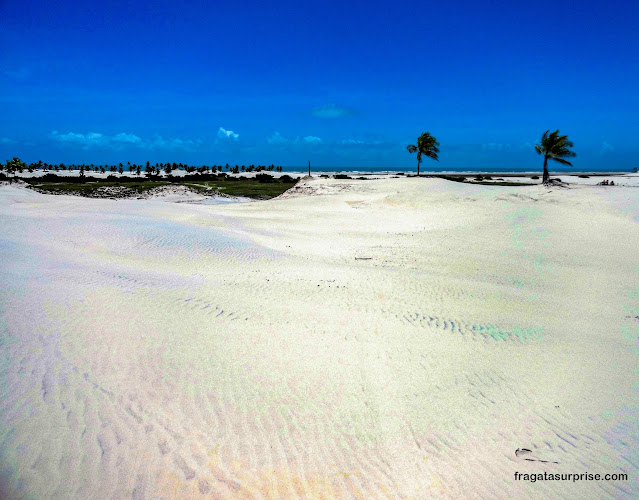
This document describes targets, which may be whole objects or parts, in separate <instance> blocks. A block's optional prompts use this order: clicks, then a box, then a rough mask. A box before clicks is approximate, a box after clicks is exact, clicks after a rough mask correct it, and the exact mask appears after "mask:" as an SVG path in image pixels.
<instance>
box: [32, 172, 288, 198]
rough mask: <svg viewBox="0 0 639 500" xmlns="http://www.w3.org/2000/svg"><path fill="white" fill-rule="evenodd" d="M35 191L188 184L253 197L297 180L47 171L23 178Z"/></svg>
mask: <svg viewBox="0 0 639 500" xmlns="http://www.w3.org/2000/svg"><path fill="white" fill-rule="evenodd" d="M23 180H24V181H25V182H27V183H28V184H29V185H30V186H32V187H33V188H34V189H36V190H37V191H40V192H43V193H50V194H75V195H81V196H87V197H107V196H109V197H128V196H136V195H140V194H143V193H145V192H146V191H149V190H151V189H154V188H158V187H162V186H170V185H182V186H187V187H189V189H191V190H193V191H197V192H200V193H202V194H207V195H211V196H213V195H216V194H222V195H229V196H244V197H247V198H255V199H270V198H274V197H275V196H279V195H280V194H282V193H283V192H284V191H286V190H287V189H289V188H290V187H291V186H292V185H293V184H294V183H295V182H297V181H296V179H293V178H292V177H290V176H288V175H285V176H282V177H281V178H280V179H278V178H276V177H273V176H271V175H269V174H258V175H257V176H256V177H255V178H247V177H234V176H227V175H225V174H220V175H215V174H194V175H190V176H186V177H173V176H172V175H169V176H167V177H164V178H161V177H153V178H152V179H148V180H145V179H140V178H138V177H131V176H122V177H117V176H115V175H109V176H108V177H107V178H106V179H97V178H95V177H89V176H83V177H69V176H64V177H62V176H58V175H55V174H46V175H44V176H42V177H32V178H26V179H23Z"/></svg>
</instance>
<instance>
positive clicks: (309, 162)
mask: <svg viewBox="0 0 639 500" xmlns="http://www.w3.org/2000/svg"><path fill="white" fill-rule="evenodd" d="M308 175H309V176H310V175H311V160H308Z"/></svg>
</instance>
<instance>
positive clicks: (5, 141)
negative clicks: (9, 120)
mask: <svg viewBox="0 0 639 500" xmlns="http://www.w3.org/2000/svg"><path fill="white" fill-rule="evenodd" d="M15 143H16V141H14V140H13V139H9V138H8V137H0V144H15Z"/></svg>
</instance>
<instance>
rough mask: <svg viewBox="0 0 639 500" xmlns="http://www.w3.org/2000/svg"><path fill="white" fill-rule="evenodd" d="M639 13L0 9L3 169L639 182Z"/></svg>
mask: <svg viewBox="0 0 639 500" xmlns="http://www.w3.org/2000/svg"><path fill="white" fill-rule="evenodd" d="M638 21H639V2H636V1H611V2H600V1H597V2H595V1H591V0H581V1H573V2H564V1H557V2H545V1H541V2H518V1H509V2H495V1H481V2H480V1H476V2H471V1H448V2H428V1H422V2H404V1H401V0H400V1H397V0H396V1H392V2H391V1H388V2H387V1H374V0H373V1H367V2H359V1H358V2H354V1H351V2H349V1H343V2H332V1H328V2H327V1H322V2H303V1H291V2H278V1H274V2H263V1H260V2H257V1H246V2H241V1H190V2H187V3H186V5H184V4H182V3H179V2H167V1H164V0H156V1H152V2H151V1H149V2H144V1H137V2H136V1H117V0H115V1H109V2H87V1H67V0H61V1H60V2H50V1H47V2H36V1H30V0H22V1H14V0H3V1H0V159H2V160H4V159H7V158H11V157H13V156H19V157H20V158H21V159H23V160H25V161H27V162H31V161H37V160H42V161H47V162H65V163H78V162H86V163H95V164H100V163H107V162H108V163H115V162H120V161H122V162H126V161H132V162H141V161H146V160H150V161H151V162H153V163H155V162H165V161H171V162H173V161H175V162H183V163H190V164H205V163H206V164H214V163H217V164H221V163H222V164H223V163H231V164H240V165H242V164H247V165H248V164H251V163H253V164H271V163H274V164H276V165H283V166H302V165H305V164H306V163H307V162H308V161H309V160H311V161H312V163H313V165H314V166H317V167H321V166H325V167H337V168H339V167H343V168H349V167H354V168H363V167H388V168H413V167H414V166H415V164H416V160H415V155H409V154H408V153H407V152H406V145H407V144H413V143H415V142H416V139H417V136H418V135H419V134H420V133H422V132H425V131H429V132H431V133H432V134H433V135H434V136H435V137H437V139H438V140H439V142H440V144H441V146H440V149H441V153H440V162H438V163H437V162H433V161H430V160H427V161H425V162H424V163H422V166H423V168H424V169H429V168H430V169H440V170H448V169H487V170H490V169H491V168H523V169H532V170H535V169H540V168H541V164H542V162H541V158H540V157H539V156H537V154H536V153H535V152H534V149H533V144H534V143H535V142H537V141H538V140H539V138H540V137H541V135H542V133H543V132H544V131H545V130H547V129H552V130H554V129H556V128H559V129H560V131H561V132H562V133H565V134H568V136H569V138H570V139H572V140H573V142H574V143H575V148H574V149H575V151H576V152H577V157H576V158H575V159H574V162H573V164H574V166H575V169H576V170H600V169H613V170H630V169H632V168H633V167H636V166H639V140H637V137H639V113H638V111H639V35H638V33H639V31H638V30H637V29H636V24H637V22H638Z"/></svg>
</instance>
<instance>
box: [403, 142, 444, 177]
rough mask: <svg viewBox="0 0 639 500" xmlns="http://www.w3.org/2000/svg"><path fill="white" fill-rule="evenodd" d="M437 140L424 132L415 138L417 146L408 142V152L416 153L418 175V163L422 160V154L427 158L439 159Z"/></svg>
mask: <svg viewBox="0 0 639 500" xmlns="http://www.w3.org/2000/svg"><path fill="white" fill-rule="evenodd" d="M438 146H439V142H437V139H435V138H434V137H433V136H432V135H430V133H429V132H424V133H423V134H422V135H420V136H419V138H418V139H417V146H415V145H412V144H409V145H408V146H406V149H407V150H408V152H409V153H411V154H412V153H415V152H416V153H417V175H418V176H419V165H420V163H421V162H422V155H423V156H426V157H427V158H432V159H433V160H437V161H439V157H438V156H437V153H439V148H438Z"/></svg>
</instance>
